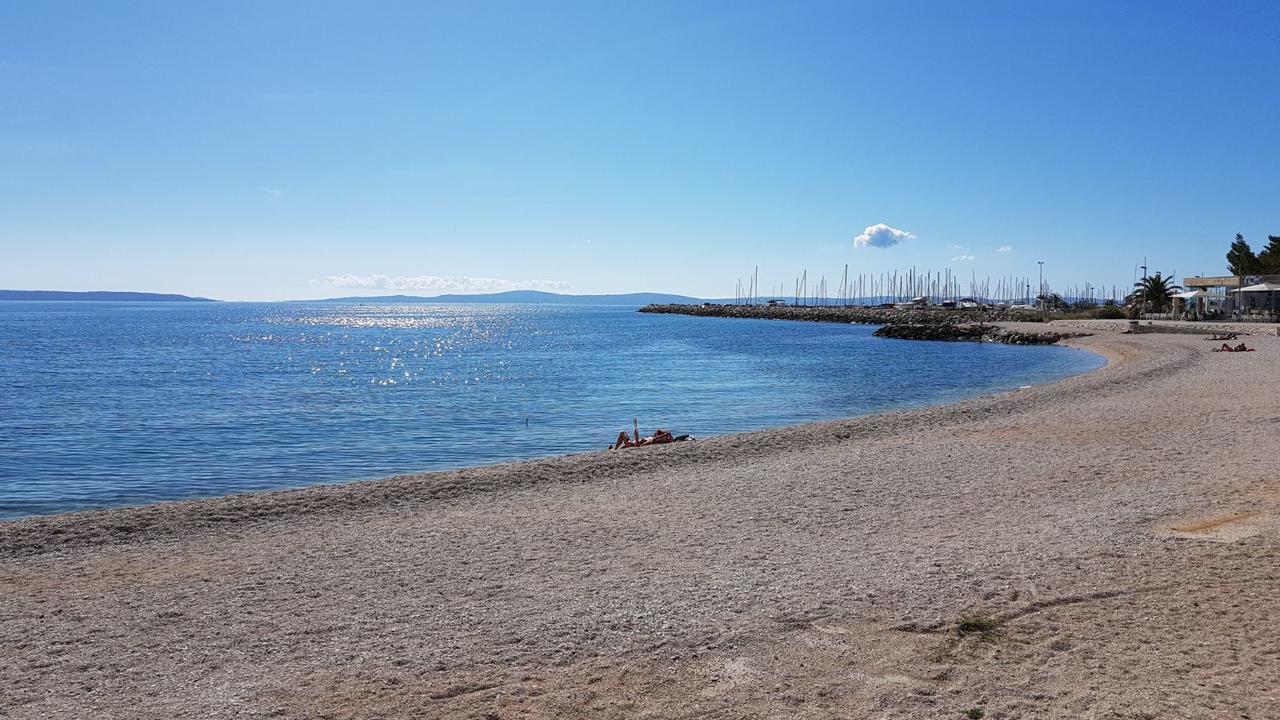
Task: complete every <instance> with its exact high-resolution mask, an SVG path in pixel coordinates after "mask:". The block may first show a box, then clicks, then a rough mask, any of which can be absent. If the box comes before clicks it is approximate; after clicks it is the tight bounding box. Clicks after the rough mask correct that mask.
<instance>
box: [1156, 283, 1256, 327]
mask: <svg viewBox="0 0 1280 720" xmlns="http://www.w3.org/2000/svg"><path fill="white" fill-rule="evenodd" d="M1182 286H1183V287H1184V288H1186V289H1187V292H1183V293H1178V295H1177V296H1175V297H1174V309H1175V310H1176V311H1178V312H1180V313H1183V314H1184V315H1185V316H1186V317H1188V318H1193V319H1197V320H1244V321H1249V320H1253V321H1260V322H1276V321H1277V320H1278V319H1280V275H1243V276H1242V275H1220V276H1216V277H1199V276H1197V277H1189V278H1183V280H1182Z"/></svg>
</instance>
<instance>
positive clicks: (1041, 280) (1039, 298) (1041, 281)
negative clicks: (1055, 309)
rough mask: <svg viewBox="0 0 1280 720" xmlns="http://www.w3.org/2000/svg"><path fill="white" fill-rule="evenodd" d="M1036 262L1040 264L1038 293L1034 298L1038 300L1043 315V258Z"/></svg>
mask: <svg viewBox="0 0 1280 720" xmlns="http://www.w3.org/2000/svg"><path fill="white" fill-rule="evenodd" d="M1036 262H1037V263H1039V264H1040V294H1039V295H1038V296H1037V297H1036V299H1037V300H1039V301H1040V315H1041V316H1042V317H1043V316H1044V302H1045V297H1044V261H1043V260H1037V261H1036Z"/></svg>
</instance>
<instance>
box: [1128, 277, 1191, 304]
mask: <svg viewBox="0 0 1280 720" xmlns="http://www.w3.org/2000/svg"><path fill="white" fill-rule="evenodd" d="M1133 287H1134V288H1135V290H1134V291H1133V294H1131V295H1130V296H1129V300H1130V302H1134V303H1140V304H1141V305H1143V306H1145V307H1146V308H1147V309H1148V310H1149V311H1150V312H1164V311H1165V310H1166V309H1167V308H1168V307H1169V306H1171V305H1172V304H1173V296H1174V294H1176V293H1177V292H1178V291H1179V290H1181V289H1182V286H1181V285H1174V284H1173V278H1171V277H1164V276H1162V275H1161V274H1160V273H1158V272H1157V273H1156V274H1155V275H1151V276H1149V277H1144V278H1142V279H1141V280H1139V281H1138V282H1136V283H1134V284H1133Z"/></svg>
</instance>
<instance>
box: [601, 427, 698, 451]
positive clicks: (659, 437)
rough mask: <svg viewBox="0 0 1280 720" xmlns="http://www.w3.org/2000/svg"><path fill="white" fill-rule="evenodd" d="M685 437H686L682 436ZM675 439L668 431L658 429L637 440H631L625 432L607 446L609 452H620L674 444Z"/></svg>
mask: <svg viewBox="0 0 1280 720" xmlns="http://www.w3.org/2000/svg"><path fill="white" fill-rule="evenodd" d="M684 437H687V436H684ZM675 441H676V438H675V436H673V435H672V434H671V432H670V431H668V430H663V429H661V428H659V429H658V430H655V431H654V433H653V434H652V435H650V436H649V437H643V438H638V439H636V440H632V439H631V436H630V435H628V434H627V431H626V430H623V431H622V432H620V433H618V439H617V441H615V442H614V443H613V444H612V445H610V446H609V449H610V450H621V449H622V448H633V447H645V446H646V445H665V444H666V443H669V442H675Z"/></svg>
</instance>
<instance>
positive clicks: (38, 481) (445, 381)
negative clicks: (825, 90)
mask: <svg viewBox="0 0 1280 720" xmlns="http://www.w3.org/2000/svg"><path fill="white" fill-rule="evenodd" d="M873 330H874V327H872V326H867V325H857V326H854V325H847V324H831V323H824V324H819V323H773V322H767V321H764V320H743V321H740V322H737V323H727V322H717V321H713V320H709V319H704V318H696V317H679V316H669V315H668V316H658V315H646V314H641V313H637V312H635V311H634V309H633V308H614V307H606V308H596V307H584V308H580V307H558V306H557V307H548V306H495V307H487V306H486V307H473V306H436V305H428V306H416V305H415V306H362V305H332V306H330V305H326V306H323V307H316V306H312V305H296V304H285V305H261V304H248V305H240V306H228V305H221V304H215V305H199V306H190V305H186V306H165V307H155V306H149V305H145V304H141V305H132V306H131V305H112V306H110V307H105V306H95V307H81V306H76V307H62V306H58V307H46V306H43V305H42V306H39V307H32V306H30V305H24V304H17V305H9V306H4V307H0V334H6V335H8V334H12V336H13V337H15V338H21V342H19V343H17V344H15V345H13V346H9V347H6V348H5V349H3V350H0V360H4V362H0V390H3V391H4V392H0V435H4V436H5V437H7V438H8V439H9V441H8V442H7V443H5V447H4V449H3V450H0V476H3V477H5V478H6V479H7V482H6V483H5V485H4V487H2V488H0V518H4V519H13V518H17V517H22V516H37V515H51V514H56V513H59V512H68V511H79V510H91V509H95V508H105V507H125V506H133V505H141V504H145V503H148V502H156V501H179V500H185V499H194V498H198V497H218V496H222V495H227V494H236V493H243V492H252V491H261V490H277V489H287V488H297V487H306V486H308V485H319V484H329V483H344V482H353V481H361V480H376V479H379V478H384V477H390V476H395V475H404V474H410V473H415V474H416V473H422V472H433V471H442V470H453V469H460V468H467V467H473V466H479V465H490V464H495V463H500V462H509V461H515V460H523V459H533V458H539V457H548V456H553V455H558V454H568V453H582V452H590V451H592V450H597V449H601V448H603V447H605V446H607V445H608V444H609V443H611V442H612V441H613V439H614V438H616V437H617V435H618V432H619V430H621V429H623V428H626V429H628V430H630V428H631V425H632V419H633V418H638V419H639V423H640V426H641V429H642V430H643V431H644V432H646V433H648V432H651V431H652V430H653V429H654V428H656V427H665V428H668V429H671V430H673V431H675V432H676V434H691V435H693V436H695V437H699V438H707V437H712V436H719V435H724V434H728V433H734V432H743V431H750V430H757V429H767V428H777V427H783V426H788V425H795V424H801V423H806V422H815V421H823V420H834V419H841V418H848V417H855V416H861V415H866V414H869V413H874V412H880V411H884V410H891V409H896V408H901V407H912V406H920V405H923V404H938V403H944V402H950V401H953V400H956V399H962V398H964V397H971V396H974V395H978V394H983V393H987V392H992V391H996V390H999V389H1005V388H1016V387H1021V386H1024V385H1033V384H1038V383H1041V382H1044V381H1046V380H1049V379H1056V378H1059V377H1064V376H1068V375H1071V374H1074V373H1075V372H1080V371H1083V370H1087V369H1090V368H1092V367H1095V366H1096V364H1097V363H1096V360H1095V359H1093V358H1091V357H1089V356H1087V355H1083V354H1080V353H1077V352H1075V351H1073V350H1070V349H1067V348H1027V347H1012V346H1005V345H987V344H978V343H965V344H942V343H921V344H903V343H902V342H901V341H898V340H887V339H882V338H878V337H874V333H873Z"/></svg>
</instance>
